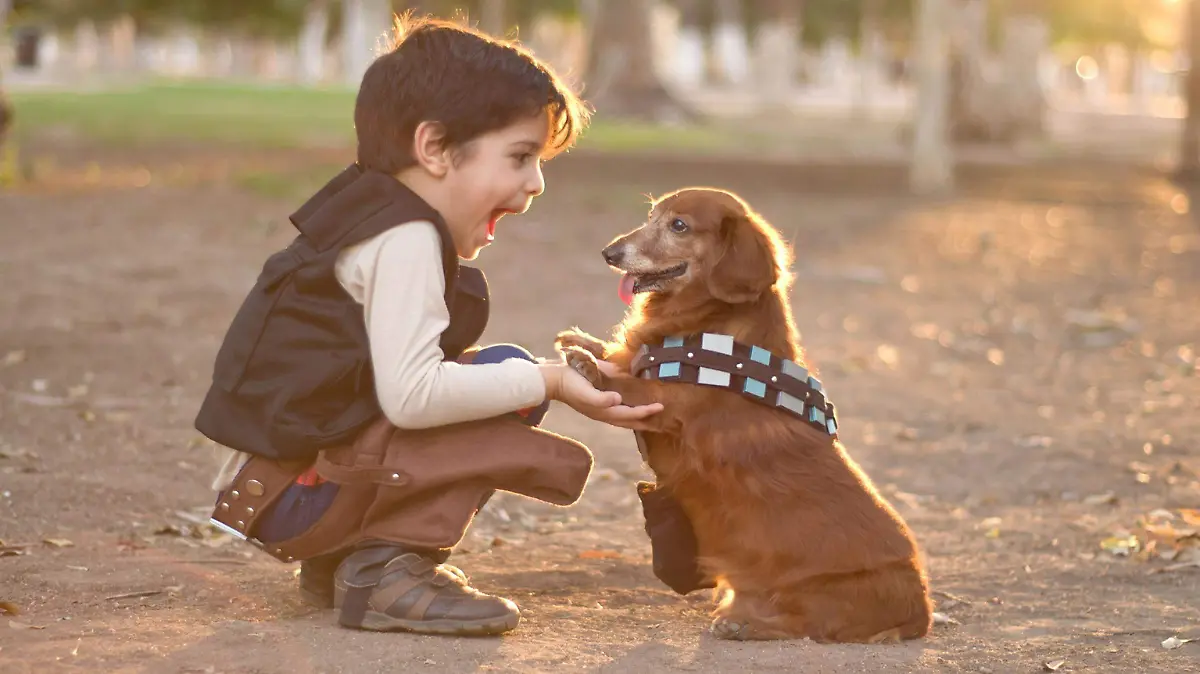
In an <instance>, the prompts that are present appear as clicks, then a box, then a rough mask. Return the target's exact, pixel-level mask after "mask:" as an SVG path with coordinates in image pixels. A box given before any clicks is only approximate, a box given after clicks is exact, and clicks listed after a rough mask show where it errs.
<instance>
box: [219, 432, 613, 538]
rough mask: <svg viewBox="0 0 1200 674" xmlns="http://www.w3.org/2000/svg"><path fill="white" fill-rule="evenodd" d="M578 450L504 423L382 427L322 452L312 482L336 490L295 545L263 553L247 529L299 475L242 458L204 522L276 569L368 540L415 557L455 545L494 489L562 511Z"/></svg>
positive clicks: (583, 453)
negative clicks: (242, 540) (249, 546)
mask: <svg viewBox="0 0 1200 674" xmlns="http://www.w3.org/2000/svg"><path fill="white" fill-rule="evenodd" d="M592 463H593V459H592V454H591V452H590V451H589V450H588V449H587V447H585V446H583V445H582V444H580V443H578V442H576V441H574V440H571V439H568V438H564V437H562V436H558V435H555V434H553V433H550V432H548V431H544V430H542V429H540V428H535V427H531V426H527V425H525V424H522V423H521V422H519V421H516V420H513V419H507V418H497V419H487V420H483V421H473V422H468V423H462V424H453V425H450V426H443V427H439V428H431V429H422V430H401V429H398V428H396V427H395V426H392V425H391V423H389V422H388V421H387V420H386V419H380V420H379V421H377V422H376V423H375V424H373V425H372V426H370V427H368V428H367V429H366V430H365V431H364V432H363V433H362V435H360V436H359V437H358V439H357V440H355V442H354V444H353V445H350V446H347V447H340V448H336V449H331V450H327V451H324V452H322V453H321V454H320V455H319V456H318V458H317V460H316V463H315V468H316V470H317V473H318V474H319V475H320V476H321V477H322V478H324V479H326V480H329V481H330V482H333V483H336V484H337V485H338V491H337V494H336V496H334V498H333V502H332V503H331V504H330V506H329V509H328V510H326V511H325V513H324V514H323V515H321V517H320V519H318V520H317V522H316V523H315V524H313V525H312V526H311V527H309V528H308V529H307V530H306V531H304V532H303V533H301V534H299V535H297V536H296V537H294V538H290V539H287V540H283V541H275V542H271V543H269V544H262V543H259V542H258V541H257V540H255V538H254V536H253V533H254V531H255V528H254V525H255V521H256V520H257V519H258V517H259V516H260V515H261V513H262V512H263V511H264V510H265V509H266V508H267V507H268V506H269V505H271V503H273V502H274V501H275V499H277V498H278V497H279V496H280V495H281V494H282V493H283V492H284V491H285V490H286V489H287V488H288V486H290V485H291V484H292V483H293V482H294V480H295V478H296V477H297V476H298V475H299V474H300V473H302V472H303V471H304V470H306V469H307V468H308V466H307V465H304V464H295V463H292V464H284V463H281V462H278V461H272V460H269V459H263V458H258V457H256V458H253V459H251V460H250V461H249V462H248V463H247V464H246V466H245V467H244V468H243V469H242V471H241V472H240V473H239V474H238V476H237V478H236V479H235V480H234V483H233V484H232V485H231V486H230V487H229V488H228V489H227V490H225V491H224V492H222V493H221V495H220V498H219V499H218V502H217V507H216V510H215V512H214V514H213V518H214V519H215V520H217V521H219V522H221V523H223V524H224V525H226V526H227V527H229V528H231V529H233V530H234V531H237V532H238V533H239V534H241V535H245V534H246V533H247V532H249V533H250V535H249V536H248V538H249V539H250V540H251V541H252V542H255V543H257V544H259V545H262V547H263V549H264V550H266V551H267V552H268V553H269V554H271V555H272V556H274V557H276V558H277V559H280V560H283V561H294V560H297V559H311V558H313V557H317V556H320V555H324V554H328V553H331V552H334V551H337V550H343V549H346V548H349V547H351V546H353V545H356V544H358V543H361V542H364V541H369V540H374V541H386V542H390V543H397V544H401V545H405V546H409V547H417V548H424V549H444V548H451V547H453V546H455V545H457V544H458V542H459V541H460V540H462V537H463V535H464V534H465V533H466V530H467V527H468V526H469V525H470V524H471V520H472V519H473V518H474V516H475V513H476V512H477V511H478V509H479V507H480V505H481V504H482V503H483V501H484V500H485V499H486V497H487V496H488V495H490V494H491V493H492V492H493V491H495V490H500V491H509V492H513V493H517V494H522V495H525V496H529V497H531V498H535V499H538V500H540V501H544V502H547V503H552V504H554V505H560V506H567V505H571V504H572V503H574V502H575V501H577V500H578V499H579V497H580V496H581V495H582V493H583V489H584V487H585V486H586V484H587V479H588V475H589V474H590V473H591V469H592Z"/></svg>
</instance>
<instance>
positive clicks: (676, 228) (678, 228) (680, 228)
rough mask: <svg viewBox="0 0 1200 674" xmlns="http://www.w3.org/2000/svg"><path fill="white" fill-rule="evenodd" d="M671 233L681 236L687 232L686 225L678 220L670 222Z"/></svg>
mask: <svg viewBox="0 0 1200 674" xmlns="http://www.w3.org/2000/svg"><path fill="white" fill-rule="evenodd" d="M671 231H672V232H675V233H676V234H683V233H684V232H686V231H688V224H687V223H686V222H684V221H683V220H681V219H679V218H675V219H674V220H672V221H671Z"/></svg>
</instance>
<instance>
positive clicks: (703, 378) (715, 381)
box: [696, 367, 730, 386]
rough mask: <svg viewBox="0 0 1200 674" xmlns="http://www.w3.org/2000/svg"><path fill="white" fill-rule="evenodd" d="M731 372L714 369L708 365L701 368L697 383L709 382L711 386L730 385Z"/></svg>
mask: <svg viewBox="0 0 1200 674" xmlns="http://www.w3.org/2000/svg"><path fill="white" fill-rule="evenodd" d="M729 381H730V378H729V373H728V372H722V371H720V370H714V369H712V368H708V367H702V368H700V372H699V373H698V374H697V375H696V383H697V384H707V385H709V386H729Z"/></svg>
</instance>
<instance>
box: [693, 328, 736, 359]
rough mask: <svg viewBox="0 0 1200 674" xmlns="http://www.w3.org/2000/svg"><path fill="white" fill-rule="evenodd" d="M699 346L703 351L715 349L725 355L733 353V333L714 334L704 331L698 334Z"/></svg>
mask: <svg viewBox="0 0 1200 674" xmlns="http://www.w3.org/2000/svg"><path fill="white" fill-rule="evenodd" d="M700 348H701V349H704V350H705V351H716V352H717V353H723V354H725V355H727V356H732V355H733V335H714V334H712V333H709V332H706V333H704V334H702V335H700Z"/></svg>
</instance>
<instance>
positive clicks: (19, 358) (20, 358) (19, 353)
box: [4, 349, 25, 367]
mask: <svg viewBox="0 0 1200 674" xmlns="http://www.w3.org/2000/svg"><path fill="white" fill-rule="evenodd" d="M24 361H25V352H24V351H23V350H21V349H17V350H16V351H9V352H8V353H6V354H4V365H5V367H7V366H9V365H16V364H17V363H22V362H24Z"/></svg>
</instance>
